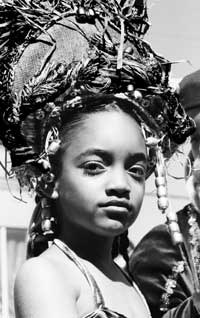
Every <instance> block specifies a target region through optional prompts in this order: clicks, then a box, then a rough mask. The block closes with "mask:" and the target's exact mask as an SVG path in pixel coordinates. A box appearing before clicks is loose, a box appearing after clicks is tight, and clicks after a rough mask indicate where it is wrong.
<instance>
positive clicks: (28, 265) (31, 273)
mask: <svg viewBox="0 0 200 318" xmlns="http://www.w3.org/2000/svg"><path fill="white" fill-rule="evenodd" d="M65 267H67V264H65ZM67 272H68V271H65V272H63V271H62V266H59V262H56V261H54V259H53V258H51V257H48V256H47V257H46V256H39V257H36V258H32V259H30V260H27V261H26V262H25V263H24V264H23V265H22V267H21V269H20V270H19V272H18V274H17V277H16V281H15V287H14V296H15V310H16V317H17V318H25V317H26V318H28V317H32V318H34V317H37V318H40V317H41V318H43V317H49V318H51V317H59V318H62V317H63V318H64V317H65V318H66V317H70V318H71V317H72V318H74V317H77V314H76V306H75V302H76V298H77V297H78V295H77V293H78V290H77V289H76V287H75V286H74V284H73V282H72V279H70V275H67V274H66V273H67ZM72 276H73V274H72ZM66 309H67V310H68V311H67V312H66Z"/></svg>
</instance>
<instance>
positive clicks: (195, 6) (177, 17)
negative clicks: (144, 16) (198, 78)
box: [145, 0, 200, 79]
mask: <svg viewBox="0 0 200 318" xmlns="http://www.w3.org/2000/svg"><path fill="white" fill-rule="evenodd" d="M147 5H148V8H149V10H148V12H149V22H150V24H151V27H150V29H149V31H148V33H147V35H146V36H145V40H147V41H148V42H149V43H150V44H151V46H152V48H153V49H154V51H156V52H157V53H159V54H161V55H163V56H165V57H166V58H168V59H169V60H170V61H173V62H176V61H183V60H184V62H181V63H177V64H174V65H173V67H172V76H173V77H175V78H178V79H179V78H180V79H181V78H183V77H184V76H185V75H187V74H189V73H191V72H193V71H195V70H197V69H198V68H200V0H190V1H189V0H147ZM187 61H188V62H187Z"/></svg>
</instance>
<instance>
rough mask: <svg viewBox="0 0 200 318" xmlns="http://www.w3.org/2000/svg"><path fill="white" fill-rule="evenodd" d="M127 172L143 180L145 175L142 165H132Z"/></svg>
mask: <svg viewBox="0 0 200 318" xmlns="http://www.w3.org/2000/svg"><path fill="white" fill-rule="evenodd" d="M128 172H129V173H130V174H131V175H132V176H133V177H134V178H137V179H139V180H144V179H145V177H146V168H145V167H143V166H139V165H138V166H133V167H131V168H130V169H129V170H128Z"/></svg>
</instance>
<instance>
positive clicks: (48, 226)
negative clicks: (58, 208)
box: [41, 198, 56, 235]
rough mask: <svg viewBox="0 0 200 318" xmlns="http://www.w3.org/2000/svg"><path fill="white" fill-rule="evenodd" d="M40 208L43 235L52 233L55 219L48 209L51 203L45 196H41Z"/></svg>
mask: <svg viewBox="0 0 200 318" xmlns="http://www.w3.org/2000/svg"><path fill="white" fill-rule="evenodd" d="M41 208H42V211H41V216H42V222H41V229H42V232H43V235H49V234H54V231H55V223H56V221H55V218H54V217H53V216H51V211H50V208H51V205H50V203H49V202H48V199H47V198H42V200H41Z"/></svg>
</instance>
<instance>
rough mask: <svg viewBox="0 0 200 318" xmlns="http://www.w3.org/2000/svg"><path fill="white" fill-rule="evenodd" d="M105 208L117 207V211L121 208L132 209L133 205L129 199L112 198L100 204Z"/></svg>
mask: <svg viewBox="0 0 200 318" xmlns="http://www.w3.org/2000/svg"><path fill="white" fill-rule="evenodd" d="M100 206H101V207H103V208H112V209H116V210H117V211H120V210H128V211H130V210H131V205H130V203H129V202H128V201H127V200H110V201H108V202H106V203H103V204H100Z"/></svg>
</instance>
